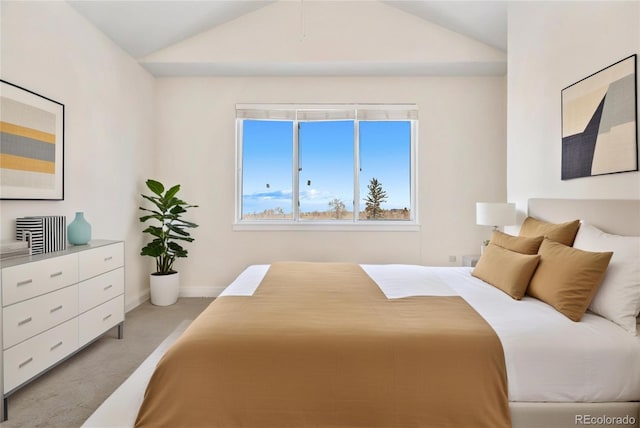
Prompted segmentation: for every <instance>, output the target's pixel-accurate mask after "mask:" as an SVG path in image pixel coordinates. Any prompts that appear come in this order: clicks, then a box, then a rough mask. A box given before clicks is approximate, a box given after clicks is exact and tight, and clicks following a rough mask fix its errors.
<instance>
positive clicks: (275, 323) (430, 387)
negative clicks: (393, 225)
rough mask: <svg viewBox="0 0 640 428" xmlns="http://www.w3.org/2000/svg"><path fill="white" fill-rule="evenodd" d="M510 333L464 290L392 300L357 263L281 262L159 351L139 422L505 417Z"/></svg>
mask: <svg viewBox="0 0 640 428" xmlns="http://www.w3.org/2000/svg"><path fill="white" fill-rule="evenodd" d="M509 426H510V416H509V407H508V399H507V380H506V370H505V364H504V356H503V351H502V345H501V344H500V341H499V339H498V337H497V336H496V334H495V332H494V331H493V330H492V329H491V327H490V326H489V325H488V324H487V323H486V322H485V321H484V319H483V318H482V317H480V315H478V313H477V312H475V311H474V310H473V308H471V307H470V306H469V305H468V304H467V303H466V302H465V301H464V300H463V299H462V298H460V297H412V298H405V299H397V300H388V299H387V298H386V297H385V296H384V294H383V293H382V292H381V291H380V289H379V288H378V286H377V285H376V284H375V282H373V280H372V279H371V278H370V277H369V276H368V275H367V274H366V273H365V272H364V271H363V270H362V269H361V268H360V266H358V265H354V264H339V263H331V264H329V263H327V264H321V263H297V262H292V263H277V264H274V265H272V266H271V268H270V269H269V271H268V272H267V274H266V276H265V277H264V279H263V281H262V283H261V284H260V286H259V287H258V289H257V290H256V292H255V293H254V295H253V296H251V297H239V296H228V297H222V298H219V299H216V300H215V301H214V302H213V303H212V304H211V305H210V306H209V307H208V308H207V309H206V310H205V311H204V312H203V313H202V314H201V315H200V316H199V317H198V318H197V319H196V320H195V321H194V322H193V323H192V325H191V326H190V327H189V329H188V330H187V331H186V332H185V333H184V335H183V336H182V337H181V338H180V339H179V340H178V341H177V342H176V343H175V344H174V345H173V346H172V347H171V348H170V349H169V351H168V352H167V353H166V355H165V356H164V357H163V358H162V360H161V361H160V363H159V364H158V367H157V368H156V371H155V373H154V374H153V377H152V379H151V381H150V383H149V386H148V387H147V391H146V393H145V399H144V402H143V404H142V407H141V409H140V412H139V414H138V419H137V421H136V427H172V428H173V427H225V428H227V427H228V428H232V427H279V428H281V427H296V428H302V427H456V428H457V427H491V428H499V427H509Z"/></svg>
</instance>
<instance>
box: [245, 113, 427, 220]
mask: <svg viewBox="0 0 640 428" xmlns="http://www.w3.org/2000/svg"><path fill="white" fill-rule="evenodd" d="M319 116H324V117H323V118H321V117H319ZM309 117H312V119H309ZM376 118H377V119H376ZM244 119H248V120H274V121H287V122H293V128H292V130H293V136H292V142H293V164H292V172H293V176H292V181H293V182H292V193H293V195H292V197H293V201H292V205H293V207H292V208H293V213H292V214H293V218H292V219H283V220H243V219H242V190H243V188H242V149H243V147H242V129H243V127H242V123H243V120H244ZM322 120H331V121H335V120H353V121H354V128H355V129H354V168H353V173H354V181H353V185H354V195H353V197H354V201H353V205H354V206H353V211H354V213H353V214H354V218H353V219H348V220H331V221H321V220H300V215H299V214H300V212H299V204H298V201H299V197H300V195H299V182H300V180H299V169H298V161H299V153H298V124H299V123H300V122H309V121H322ZM373 120H389V121H392V120H398V121H400V120H402V121H410V122H411V147H410V157H411V159H410V186H411V189H410V197H411V219H410V220H365V219H359V218H358V216H359V210H360V206H361V204H362V201H361V200H360V183H359V178H360V174H359V171H360V159H359V157H360V150H359V137H360V136H359V135H358V131H359V126H358V122H360V121H373ZM417 164H418V109H417V106H416V105H415V104H237V105H236V176H235V216H234V223H233V230H238V231H252V230H260V231H264V230H267V231H268V230H274V231H277V230H316V231H327V230H339V231H348V230H353V231H387V232H392V231H404V232H410V231H418V230H420V224H419V222H418V219H419V216H418V180H417V176H416V175H417Z"/></svg>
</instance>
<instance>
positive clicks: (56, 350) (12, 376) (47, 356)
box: [4, 318, 78, 394]
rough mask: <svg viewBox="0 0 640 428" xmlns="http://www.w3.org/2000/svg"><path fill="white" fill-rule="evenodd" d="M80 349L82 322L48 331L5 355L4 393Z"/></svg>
mask: <svg viewBox="0 0 640 428" xmlns="http://www.w3.org/2000/svg"><path fill="white" fill-rule="evenodd" d="M77 347H78V319H77V318H73V319H71V320H69V321H67V322H65V323H64V324H61V325H59V326H57V327H54V328H52V329H51V330H47V331H45V332H44V333H41V334H39V335H38V336H35V337H33V338H31V339H29V340H27V341H25V342H22V343H20V344H19V345H16V346H14V347H13V348H11V349H8V350H6V351H5V352H4V392H5V394H6V393H8V392H10V391H11V390H12V389H14V388H15V387H17V386H19V385H21V384H22V383H24V382H26V381H27V380H29V379H31V378H32V377H33V376H35V375H37V374H38V373H40V372H41V371H43V370H45V369H46V368H48V367H49V366H51V365H53V364H55V363H56V362H58V361H60V360H61V359H63V358H64V357H66V356H67V355H69V354H71V353H72V352H73V351H75V350H76V349H77Z"/></svg>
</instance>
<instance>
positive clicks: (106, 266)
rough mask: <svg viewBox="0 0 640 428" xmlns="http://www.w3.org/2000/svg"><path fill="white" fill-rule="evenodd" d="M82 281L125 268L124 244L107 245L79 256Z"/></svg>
mask: <svg viewBox="0 0 640 428" xmlns="http://www.w3.org/2000/svg"><path fill="white" fill-rule="evenodd" d="M78 256H79V263H80V281H84V280H85V279H89V278H93V277H94V276H98V275H100V274H102V273H105V272H108V271H110V270H114V269H117V268H119V267H121V266H124V243H122V242H119V243H117V244H111V245H105V246H104V247H98V248H94V249H91V250H87V251H83V252H81V253H79V254H78Z"/></svg>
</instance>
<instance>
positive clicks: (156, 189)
mask: <svg viewBox="0 0 640 428" xmlns="http://www.w3.org/2000/svg"><path fill="white" fill-rule="evenodd" d="M147 187H148V188H149V190H151V191H152V192H153V193H155V194H156V195H158V196H160V195H162V193H163V192H164V186H163V185H162V183H160V182H159V181H156V180H152V179H148V180H147Z"/></svg>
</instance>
